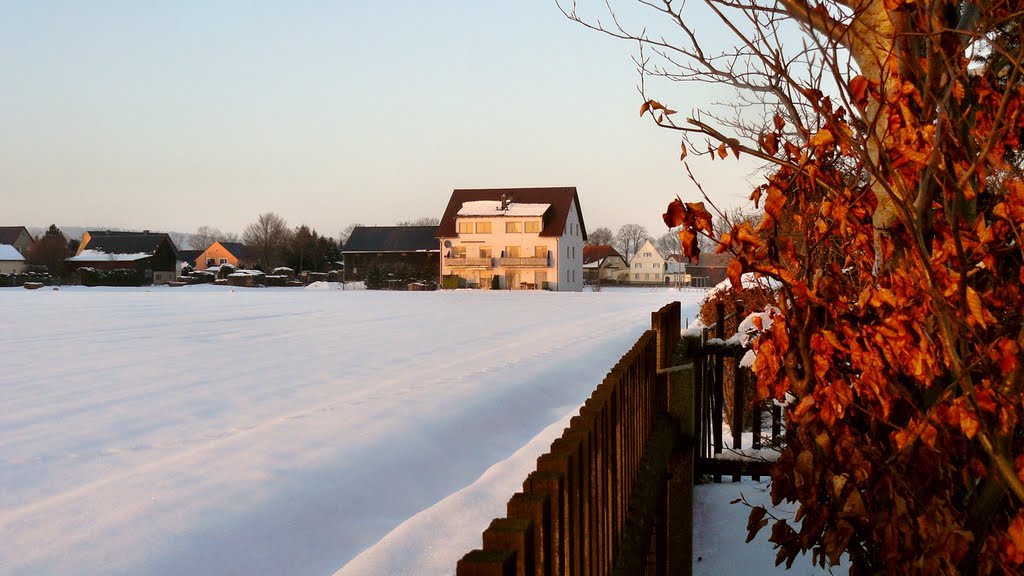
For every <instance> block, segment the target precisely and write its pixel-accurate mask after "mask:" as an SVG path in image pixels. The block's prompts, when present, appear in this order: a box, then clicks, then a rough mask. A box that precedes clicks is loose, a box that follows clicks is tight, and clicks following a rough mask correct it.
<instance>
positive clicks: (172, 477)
mask: <svg viewBox="0 0 1024 576" xmlns="http://www.w3.org/2000/svg"><path fill="white" fill-rule="evenodd" d="M336 288H337V285H328V284H320V285H317V286H313V287H310V288H309V289H306V290H302V289H273V288H271V289H240V288H235V289H232V288H230V287H215V286H209V285H206V286H191V287H181V288H164V287H158V288H151V289H132V288H121V289H118V288H92V289H87V288H62V289H61V290H49V289H44V290H35V291H28V290H23V289H17V288H15V289H2V290H0V325H2V326H3V328H4V330H2V331H0V402H2V406H3V410H2V411H0V575H8V574H12V575H13V574H18V575H20V574H46V575H63V574H75V575H93V574H104V575H107V574H112V575H116V574H145V575H160V574H175V575H177V574H197V575H229V574H246V575H278V574H280V575H330V574H333V573H336V572H337V573H338V574H344V575H346V576H351V575H360V574H374V575H377V574H421V575H432V574H451V573H452V572H453V571H454V566H455V562H456V560H457V559H458V558H459V557H460V556H461V555H462V554H463V553H464V552H466V551H468V550H470V549H472V548H476V547H479V545H480V534H481V532H482V531H483V529H484V528H485V527H486V525H487V523H488V522H489V520H490V519H491V518H493V517H495V516H500V515H501V514H503V512H504V507H505V502H506V501H507V499H508V497H509V496H510V495H511V494H512V493H513V492H515V491H516V490H517V489H519V487H520V486H521V483H522V480H523V478H524V477H525V476H526V474H527V473H528V472H529V471H530V470H532V469H533V467H534V465H535V460H536V457H537V456H538V455H539V454H541V453H543V452H544V451H545V450H546V449H547V447H548V446H549V445H550V442H551V440H552V439H554V438H555V437H557V436H558V435H560V433H561V430H562V428H564V426H565V425H566V423H567V420H568V418H569V417H570V416H571V415H572V414H574V413H575V412H576V410H577V408H578V406H579V405H580V404H581V402H582V401H583V400H584V399H585V398H586V397H587V396H588V395H589V394H590V392H591V391H592V390H593V388H594V387H595V386H596V385H597V384H598V383H599V382H600V381H601V379H602V378H603V377H604V375H605V373H606V372H607V371H608V369H609V368H610V367H611V366H612V365H613V364H614V363H615V361H616V360H618V358H619V357H620V356H621V355H622V354H623V353H625V352H626V350H628V348H629V346H631V345H632V343H633V342H634V341H635V340H636V338H637V337H639V335H640V334H641V332H642V331H643V330H644V329H646V328H647V327H648V326H649V322H650V313H651V312H652V311H654V310H656V309H657V308H659V307H660V306H662V305H663V304H665V303H667V302H670V301H672V300H681V301H682V302H683V314H684V315H685V316H688V317H691V318H692V317H693V315H694V311H695V308H696V304H697V302H698V301H699V299H700V298H701V297H702V293H700V292H687V291H683V292H679V291H669V290H649V289H625V290H614V289H609V288H606V289H605V290H603V291H601V292H597V293H591V292H585V293H577V294H557V293H545V292H530V293H526V292H512V293H509V292H467V291H454V292H452V291H445V292H433V293H422V292H421V293H396V292H368V291H364V290H357V291H352V290H347V291H339V290H336ZM738 486H742V487H743V488H744V490H745V491H753V495H752V496H750V497H751V499H753V500H756V498H757V497H758V494H761V495H762V496H761V498H762V500H763V490H762V489H761V487H760V486H759V485H755V484H751V483H745V484H743V485H723V486H720V487H711V488H705V487H698V489H697V490H698V496H697V499H696V500H697V506H698V511H697V512H696V514H697V517H698V521H697V530H698V535H697V537H696V538H695V541H696V544H697V554H698V555H700V556H701V560H700V561H699V562H698V563H696V564H695V569H696V571H697V573H702V574H724V573H730V572H732V571H733V570H734V569H737V568H738V567H743V566H754V567H755V569H754V570H753V572H751V571H750V570H749V569H748V570H747V573H765V563H766V562H767V563H770V562H771V559H772V558H774V552H772V551H771V549H770V545H768V544H767V542H765V541H764V540H763V539H762V540H760V542H758V541H755V545H754V547H752V548H747V549H743V550H742V553H741V554H737V553H736V552H735V548H733V546H735V545H739V542H741V541H742V539H743V535H744V534H745V525H746V521H745V514H746V511H745V510H743V509H741V507H739V506H730V505H728V501H730V500H732V499H734V498H735V497H736V495H737V490H738ZM702 493H706V494H712V496H709V497H704V496H702V495H701V494H702ZM736 517H738V518H739V520H735V518H736ZM727 518H733V520H730V521H727V520H726V519H727ZM712 526H713V528H712ZM724 541H728V542H729V548H728V552H725V551H724V550H722V549H719V547H718V546H717V545H716V543H718V542H724ZM716 550H718V553H717V554H716V553H715V551H716ZM751 554H753V555H751ZM738 559H745V560H744V562H747V564H740V565H739V566H737V564H736V562H737V561H738ZM734 573H739V572H734Z"/></svg>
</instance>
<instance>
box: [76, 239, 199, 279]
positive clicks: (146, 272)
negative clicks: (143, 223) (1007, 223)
mask: <svg viewBox="0 0 1024 576" xmlns="http://www.w3.org/2000/svg"><path fill="white" fill-rule="evenodd" d="M66 262H67V263H68V269H69V271H71V272H74V271H76V270H79V269H81V268H93V269H95V270H134V271H135V272H137V273H138V276H139V281H140V283H142V284H166V283H168V282H171V281H173V280H174V279H175V278H176V277H177V274H178V270H179V268H178V266H179V264H178V251H177V248H175V246H174V242H173V241H172V240H171V237H170V236H169V235H167V234H164V233H162V232H150V231H149V230H144V231H142V232H121V231H110V230H89V231H86V232H85V234H84V235H83V236H82V242H81V244H79V246H78V252H77V253H76V254H75V255H74V256H72V257H71V258H68V259H67V260H66Z"/></svg>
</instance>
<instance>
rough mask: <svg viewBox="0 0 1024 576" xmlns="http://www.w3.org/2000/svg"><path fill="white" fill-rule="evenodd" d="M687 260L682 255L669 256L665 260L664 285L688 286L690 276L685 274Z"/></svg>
mask: <svg viewBox="0 0 1024 576" xmlns="http://www.w3.org/2000/svg"><path fill="white" fill-rule="evenodd" d="M687 260H688V258H687V257H686V256H683V255H682V254H670V255H669V257H668V258H666V259H665V284H671V285H673V286H689V285H690V274H688V273H687V272H686V262H687Z"/></svg>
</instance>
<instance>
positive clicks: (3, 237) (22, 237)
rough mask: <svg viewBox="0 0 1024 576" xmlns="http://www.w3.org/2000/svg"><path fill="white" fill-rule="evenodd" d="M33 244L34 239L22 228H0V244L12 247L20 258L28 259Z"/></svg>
mask: <svg viewBox="0 0 1024 576" xmlns="http://www.w3.org/2000/svg"><path fill="white" fill-rule="evenodd" d="M35 242H36V241H35V238H33V237H32V234H30V233H29V231H28V229H27V228H25V227H24V226H0V244H8V245H10V246H14V249H15V250H17V251H18V253H19V254H21V255H22V256H25V257H28V253H29V250H31V249H32V245H33V244H35Z"/></svg>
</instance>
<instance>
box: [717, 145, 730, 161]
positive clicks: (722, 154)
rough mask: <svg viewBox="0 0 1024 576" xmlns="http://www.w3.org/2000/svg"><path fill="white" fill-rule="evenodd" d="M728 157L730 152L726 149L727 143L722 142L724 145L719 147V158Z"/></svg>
mask: <svg viewBox="0 0 1024 576" xmlns="http://www.w3.org/2000/svg"><path fill="white" fill-rule="evenodd" d="M728 155H729V151H728V149H726V147H725V142H722V143H721V144H720V145H719V146H718V157H719V158H725V157H726V156H728Z"/></svg>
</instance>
